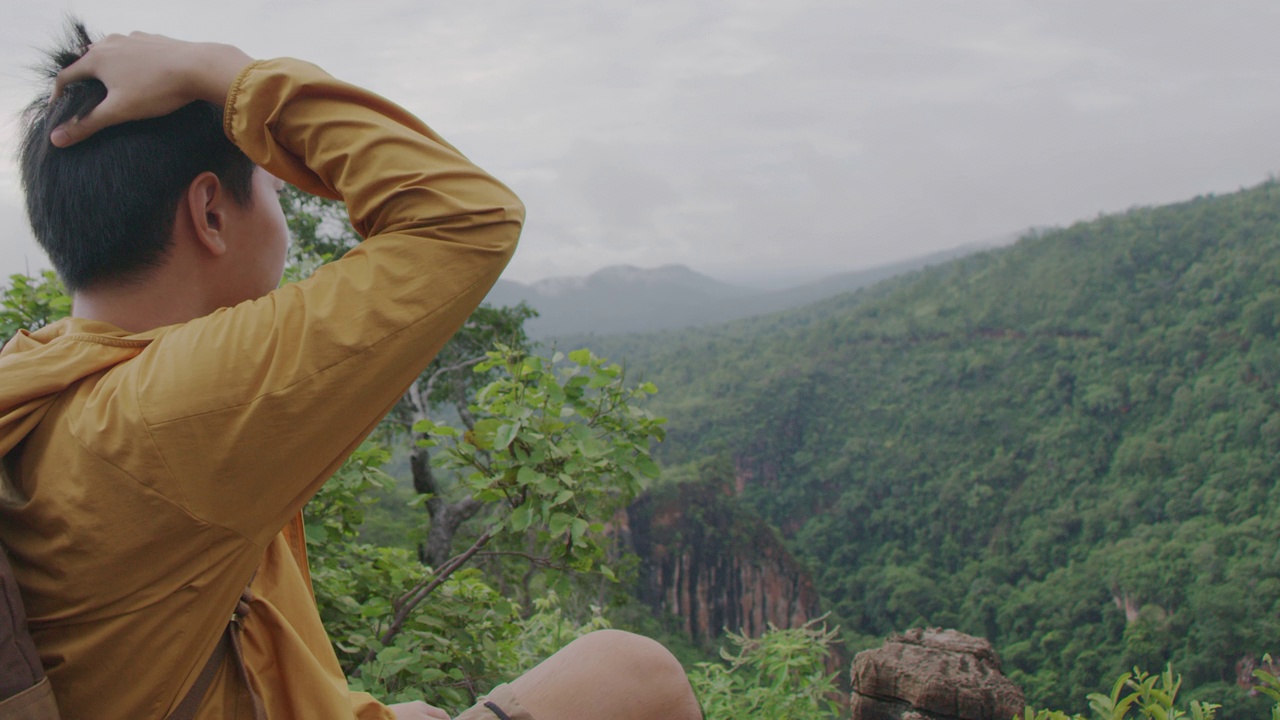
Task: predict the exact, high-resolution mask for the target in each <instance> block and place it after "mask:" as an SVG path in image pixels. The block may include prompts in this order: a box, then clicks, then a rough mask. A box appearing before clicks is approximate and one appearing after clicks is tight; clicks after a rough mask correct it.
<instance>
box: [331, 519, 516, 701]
mask: <svg viewBox="0 0 1280 720" xmlns="http://www.w3.org/2000/svg"><path fill="white" fill-rule="evenodd" d="M492 539H493V531H492V530H486V531H485V532H484V534H482V535H481V536H480V537H478V538H476V541H475V542H474V543H472V544H471V547H469V548H467V549H466V550H465V551H463V552H462V553H461V554H460V555H457V556H455V557H453V558H452V559H450V560H449V561H448V562H446V563H445V564H444V565H443V566H442V567H441V568H440V569H439V570H437V571H436V572H435V574H433V575H428V576H427V577H425V578H423V579H422V580H420V581H418V583H417V584H415V585H414V586H413V587H412V588H410V589H409V592H407V593H405V594H404V595H401V596H400V597H399V598H396V600H395V601H394V602H392V607H394V608H395V610H396V612H395V615H394V616H393V617H392V619H391V625H390V626H388V627H387V629H386V631H385V632H383V633H382V636H381V637H379V638H378V644H380V645H381V646H382V647H387V646H388V645H390V644H391V641H392V640H394V639H395V637H396V635H399V634H400V631H401V630H403V629H404V624H405V621H406V620H408V619H409V615H411V614H412V613H413V611H414V610H415V609H417V607H418V606H419V605H421V604H422V601H423V600H426V599H427V597H429V596H430V595H431V593H433V592H435V591H436V588H438V587H440V586H441V585H443V584H444V581H445V580H448V579H449V577H450V576H451V575H453V574H454V573H455V572H457V571H458V568H461V567H462V566H463V565H465V564H466V563H467V561H468V560H470V559H471V558H472V557H473V556H474V555H475V554H476V553H478V552H480V548H482V547H484V546H485V545H487V544H488V543H489V541H490V540H492ZM377 655H378V653H377V651H376V650H375V649H373V648H370V649H369V652H367V653H365V656H364V658H363V659H361V660H360V662H359V663H357V664H356V665H354V666H352V667H350V668H346V673H347V675H348V676H349V677H359V676H360V667H361V666H363V665H365V664H366V663H368V662H370V661H372V660H373V659H374V658H375V657H377Z"/></svg>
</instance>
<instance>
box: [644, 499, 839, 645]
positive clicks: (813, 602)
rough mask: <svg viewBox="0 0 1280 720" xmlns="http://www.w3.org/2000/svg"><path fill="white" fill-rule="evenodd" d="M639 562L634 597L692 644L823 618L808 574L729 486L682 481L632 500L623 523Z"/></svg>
mask: <svg viewBox="0 0 1280 720" xmlns="http://www.w3.org/2000/svg"><path fill="white" fill-rule="evenodd" d="M621 524H622V525H623V526H624V527H627V530H628V531H624V535H629V542H630V545H631V548H632V550H633V551H634V552H635V553H636V554H637V555H638V556H639V557H640V562H641V576H640V587H639V596H640V599H641V600H642V601H643V602H645V603H646V604H648V605H649V606H650V607H652V608H654V609H656V610H658V611H664V612H669V613H671V614H673V615H676V616H677V617H679V618H681V619H682V620H683V622H684V629H685V631H686V632H687V633H688V635H689V636H690V637H691V638H694V639H696V640H699V641H704V642H707V641H714V640H716V639H717V638H718V637H719V636H720V635H721V634H722V633H723V631H724V630H725V629H726V628H727V629H729V630H732V631H734V632H742V633H745V634H747V635H750V636H758V635H760V634H761V633H763V632H764V631H765V630H766V629H767V627H768V625H769V624H770V623H772V624H774V625H776V626H778V627H782V628H788V627H796V626H799V625H801V624H803V623H805V622H807V621H808V620H810V619H812V618H814V617H816V616H818V615H819V614H821V610H820V609H819V605H818V594H817V592H816V591H815V590H814V587H813V581H812V579H811V578H810V576H809V573H808V572H807V571H806V570H805V569H804V568H803V567H802V566H801V565H800V564H799V563H798V562H797V561H796V559H795V558H794V557H793V556H792V555H791V553H790V552H788V551H787V549H786V548H785V547H784V546H783V545H782V542H781V541H780V540H779V539H778V537H777V535H776V534H775V533H774V531H773V530H772V528H770V527H769V526H768V525H767V524H766V523H765V522H764V520H762V519H760V518H759V517H757V516H756V515H754V514H753V513H751V512H750V511H748V510H747V509H746V508H744V507H742V506H741V505H740V504H739V503H738V501H737V500H736V499H735V498H734V497H733V496H732V490H731V488H730V487H729V486H728V484H727V483H720V482H709V481H700V482H694V483H683V484H679V485H675V486H672V487H667V488H663V489H662V490H660V491H658V492H656V493H651V494H649V495H646V496H644V497H642V498H641V499H640V500H638V501H636V502H635V503H634V504H633V505H632V506H631V508H630V509H629V510H628V511H627V517H626V518H625V520H624V521H623V523H621Z"/></svg>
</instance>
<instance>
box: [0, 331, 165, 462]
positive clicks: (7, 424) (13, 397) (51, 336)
mask: <svg viewBox="0 0 1280 720" xmlns="http://www.w3.org/2000/svg"><path fill="white" fill-rule="evenodd" d="M150 342H151V338H149V337H145V336H140V335H135V334H132V333H129V332H126V331H124V330H121V329H120V328H117V327H115V326H114V325H110V324H108V323H104V322H98V321H94V320H83V319H80V318H67V319H64V320H59V321H58V322H56V323H53V324H51V325H47V326H45V327H43V328H40V329H39V330H36V331H35V332H29V331H27V330H20V331H18V334H17V335H15V336H13V338H12V339H10V340H9V342H8V343H6V344H5V346H4V349H3V350H0V456H3V455H4V454H6V453H8V452H9V451H10V450H12V449H13V448H14V446H16V445H17V444H18V443H20V442H22V439H23V438H25V437H26V436H27V434H28V433H30V432H31V431H32V429H34V428H35V426H36V425H38V424H39V423H40V420H41V419H42V418H43V417H44V415H45V413H46V412H48V410H49V407H50V406H51V405H52V404H53V401H54V400H55V399H56V398H57V397H58V394H59V393H61V392H62V391H64V390H66V389H67V388H68V387H71V386H72V385H74V384H75V383H77V382H79V381H81V380H83V379H84V378H86V377H89V376H90V375H93V374H95V373H98V372H101V371H103V370H106V369H108V368H110V367H113V366H115V365H118V364H120V363H122V362H125V361H126V360H130V359H132V358H134V357H136V356H137V355H138V353H140V352H142V350H143V348H145V347H146V346H147V345H148V344H150Z"/></svg>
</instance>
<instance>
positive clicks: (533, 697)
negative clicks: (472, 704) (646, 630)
mask: <svg viewBox="0 0 1280 720" xmlns="http://www.w3.org/2000/svg"><path fill="white" fill-rule="evenodd" d="M510 688H511V690H512V692H513V694H514V695H515V696H516V697H517V698H518V699H519V701H520V704H521V705H523V706H524V708H525V710H527V711H528V712H529V714H531V715H532V716H533V717H534V718H536V720H700V719H701V718H702V711H701V710H699V709H698V702H697V700H695V699H694V697H693V689H692V688H691V687H690V686H689V679H688V677H686V676H685V673H684V668H682V667H680V663H679V661H677V660H676V659H675V657H673V656H672V655H671V653H670V652H668V651H667V649H666V648H664V647H663V646H662V645H661V644H659V643H657V642H655V641H653V640H650V639H649V638H646V637H641V636H639V635H634V634H632V633H628V632H622V631H620V630H600V631H597V632H593V633H591V634H589V635H585V636H583V637H581V638H578V639H577V640H574V641H573V642H571V643H569V644H568V645H566V646H565V648H564V649H563V650H561V651H560V652H558V653H556V654H555V655H552V656H551V657H549V658H547V659H546V660H545V661H543V662H542V663H541V664H540V665H538V666H537V667H535V668H534V669H532V670H530V671H529V672H527V673H525V674H524V675H521V676H520V677H519V678H517V679H516V680H515V681H513V682H512V683H511V684H510Z"/></svg>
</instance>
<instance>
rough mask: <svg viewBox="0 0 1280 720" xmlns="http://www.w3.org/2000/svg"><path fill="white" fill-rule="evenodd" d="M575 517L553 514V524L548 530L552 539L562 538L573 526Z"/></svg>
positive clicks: (559, 513) (560, 513)
mask: <svg viewBox="0 0 1280 720" xmlns="http://www.w3.org/2000/svg"><path fill="white" fill-rule="evenodd" d="M573 519H574V518H573V516H572V515H569V514H567V513H562V512H556V513H552V514H551V522H550V523H548V526H547V530H548V531H549V532H550V533H551V536H552V537H560V536H562V535H564V533H565V531H566V530H568V529H569V527H570V526H571V525H572V524H573Z"/></svg>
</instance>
